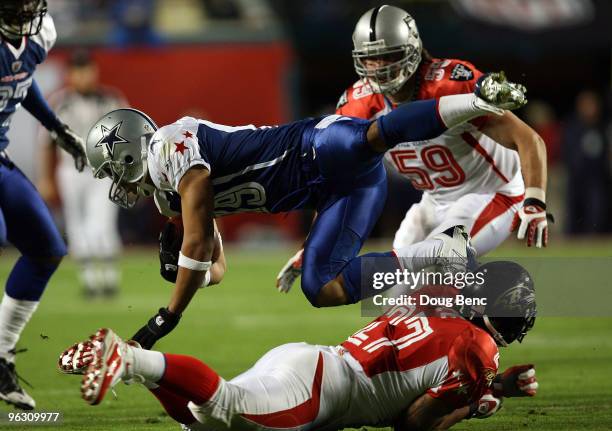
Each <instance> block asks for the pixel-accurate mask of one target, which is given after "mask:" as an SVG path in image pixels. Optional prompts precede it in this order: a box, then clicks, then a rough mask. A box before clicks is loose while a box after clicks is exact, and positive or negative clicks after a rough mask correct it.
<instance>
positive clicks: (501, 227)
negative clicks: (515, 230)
mask: <svg viewBox="0 0 612 431" xmlns="http://www.w3.org/2000/svg"><path fill="white" fill-rule="evenodd" d="M522 201H523V195H520V196H507V195H504V194H501V193H497V194H496V195H495V197H494V198H493V199H492V200H491V201H490V202H489V204H488V205H487V206H486V207H485V208H484V209H483V210H482V211H481V212H480V213H479V214H478V218H476V220H475V222H474V225H473V226H472V229H471V233H470V234H471V235H472V245H473V246H474V248H475V249H476V251H477V254H478V255H479V256H483V255H485V254H487V253H488V252H490V251H491V250H494V249H496V248H497V247H498V246H499V245H500V244H501V243H502V242H504V241H505V240H506V238H508V236H510V233H511V231H510V228H511V226H512V219H513V218H514V214H516V212H517V211H518V210H519V207H520V203H521V202H522Z"/></svg>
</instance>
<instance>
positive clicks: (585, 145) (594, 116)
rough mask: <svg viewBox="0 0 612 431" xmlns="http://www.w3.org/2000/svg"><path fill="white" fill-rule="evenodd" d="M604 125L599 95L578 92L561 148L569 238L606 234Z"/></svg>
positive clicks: (606, 124)
mask: <svg viewBox="0 0 612 431" xmlns="http://www.w3.org/2000/svg"><path fill="white" fill-rule="evenodd" d="M608 122H609V121H607V119H606V118H605V116H604V111H603V107H602V100H601V97H600V95H599V94H598V93H596V92H594V91H589V90H584V91H582V92H580V93H579V94H578V97H577V98H576V106H575V113H574V114H573V115H572V116H571V117H570V119H569V120H568V122H567V125H566V127H565V131H564V134H563V144H562V145H563V156H564V160H565V165H566V167H567V170H568V176H567V181H568V189H567V190H568V194H567V217H568V220H567V228H566V230H567V232H568V233H569V234H589V233H600V232H604V231H606V230H607V211H608V204H607V201H608V196H607V194H608V190H607V187H608V182H609V165H608V159H609V152H610V142H609V140H608V136H607V134H606V129H607V126H608Z"/></svg>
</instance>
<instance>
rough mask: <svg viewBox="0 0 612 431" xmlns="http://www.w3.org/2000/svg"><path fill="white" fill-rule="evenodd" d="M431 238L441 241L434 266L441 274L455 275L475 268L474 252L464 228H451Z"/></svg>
mask: <svg viewBox="0 0 612 431" xmlns="http://www.w3.org/2000/svg"><path fill="white" fill-rule="evenodd" d="M433 238H434V239H439V240H441V241H442V248H441V249H440V252H439V254H438V257H437V258H436V265H437V266H438V268H439V270H440V271H441V272H444V273H446V272H449V273H452V274H456V273H458V272H465V271H466V270H472V269H474V268H476V266H477V263H476V250H474V248H473V247H472V244H471V243H470V236H469V235H468V233H467V230H466V228H465V226H462V225H458V226H453V227H451V228H449V229H447V230H445V231H444V232H441V233H439V234H437V235H434V237H433Z"/></svg>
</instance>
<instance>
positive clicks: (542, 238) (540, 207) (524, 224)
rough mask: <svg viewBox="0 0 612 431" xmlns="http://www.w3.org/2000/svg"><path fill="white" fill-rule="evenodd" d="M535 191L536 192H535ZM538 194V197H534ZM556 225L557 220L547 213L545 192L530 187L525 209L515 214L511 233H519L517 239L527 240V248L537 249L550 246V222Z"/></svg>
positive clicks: (524, 203)
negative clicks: (533, 246) (533, 247)
mask: <svg viewBox="0 0 612 431" xmlns="http://www.w3.org/2000/svg"><path fill="white" fill-rule="evenodd" d="M533 190H535V191H533ZM534 194H536V195H537V197H534V196H533V195H534ZM549 220H550V221H551V222H552V223H554V221H555V218H554V217H553V216H552V214H549V213H547V212H546V204H545V203H544V191H542V190H540V189H537V188H532V187H529V188H528V189H527V190H526V192H525V200H524V201H523V207H522V208H521V209H520V210H518V211H517V212H516V214H514V219H513V220H512V226H511V227H510V231H511V232H514V231H515V230H518V232H517V238H518V239H520V240H524V239H525V237H526V238H527V246H528V247H531V246H532V245H534V244H535V246H536V247H537V248H542V247H546V246H547V245H548V221H549Z"/></svg>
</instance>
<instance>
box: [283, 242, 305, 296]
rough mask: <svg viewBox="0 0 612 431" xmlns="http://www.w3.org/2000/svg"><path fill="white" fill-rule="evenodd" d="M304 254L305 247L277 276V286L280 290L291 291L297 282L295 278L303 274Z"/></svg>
mask: <svg viewBox="0 0 612 431" xmlns="http://www.w3.org/2000/svg"><path fill="white" fill-rule="evenodd" d="M303 254H304V249H302V250H300V251H298V252H297V253H296V254H295V255H293V256H292V257H291V259H289V260H288V261H287V263H286V264H285V266H283V267H282V269H281V270H280V272H279V273H278V275H277V276H276V288H277V289H278V291H279V292H284V293H287V292H289V291H290V290H291V287H292V286H293V283H295V280H297V278H298V277H299V276H301V275H302V256H303Z"/></svg>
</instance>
